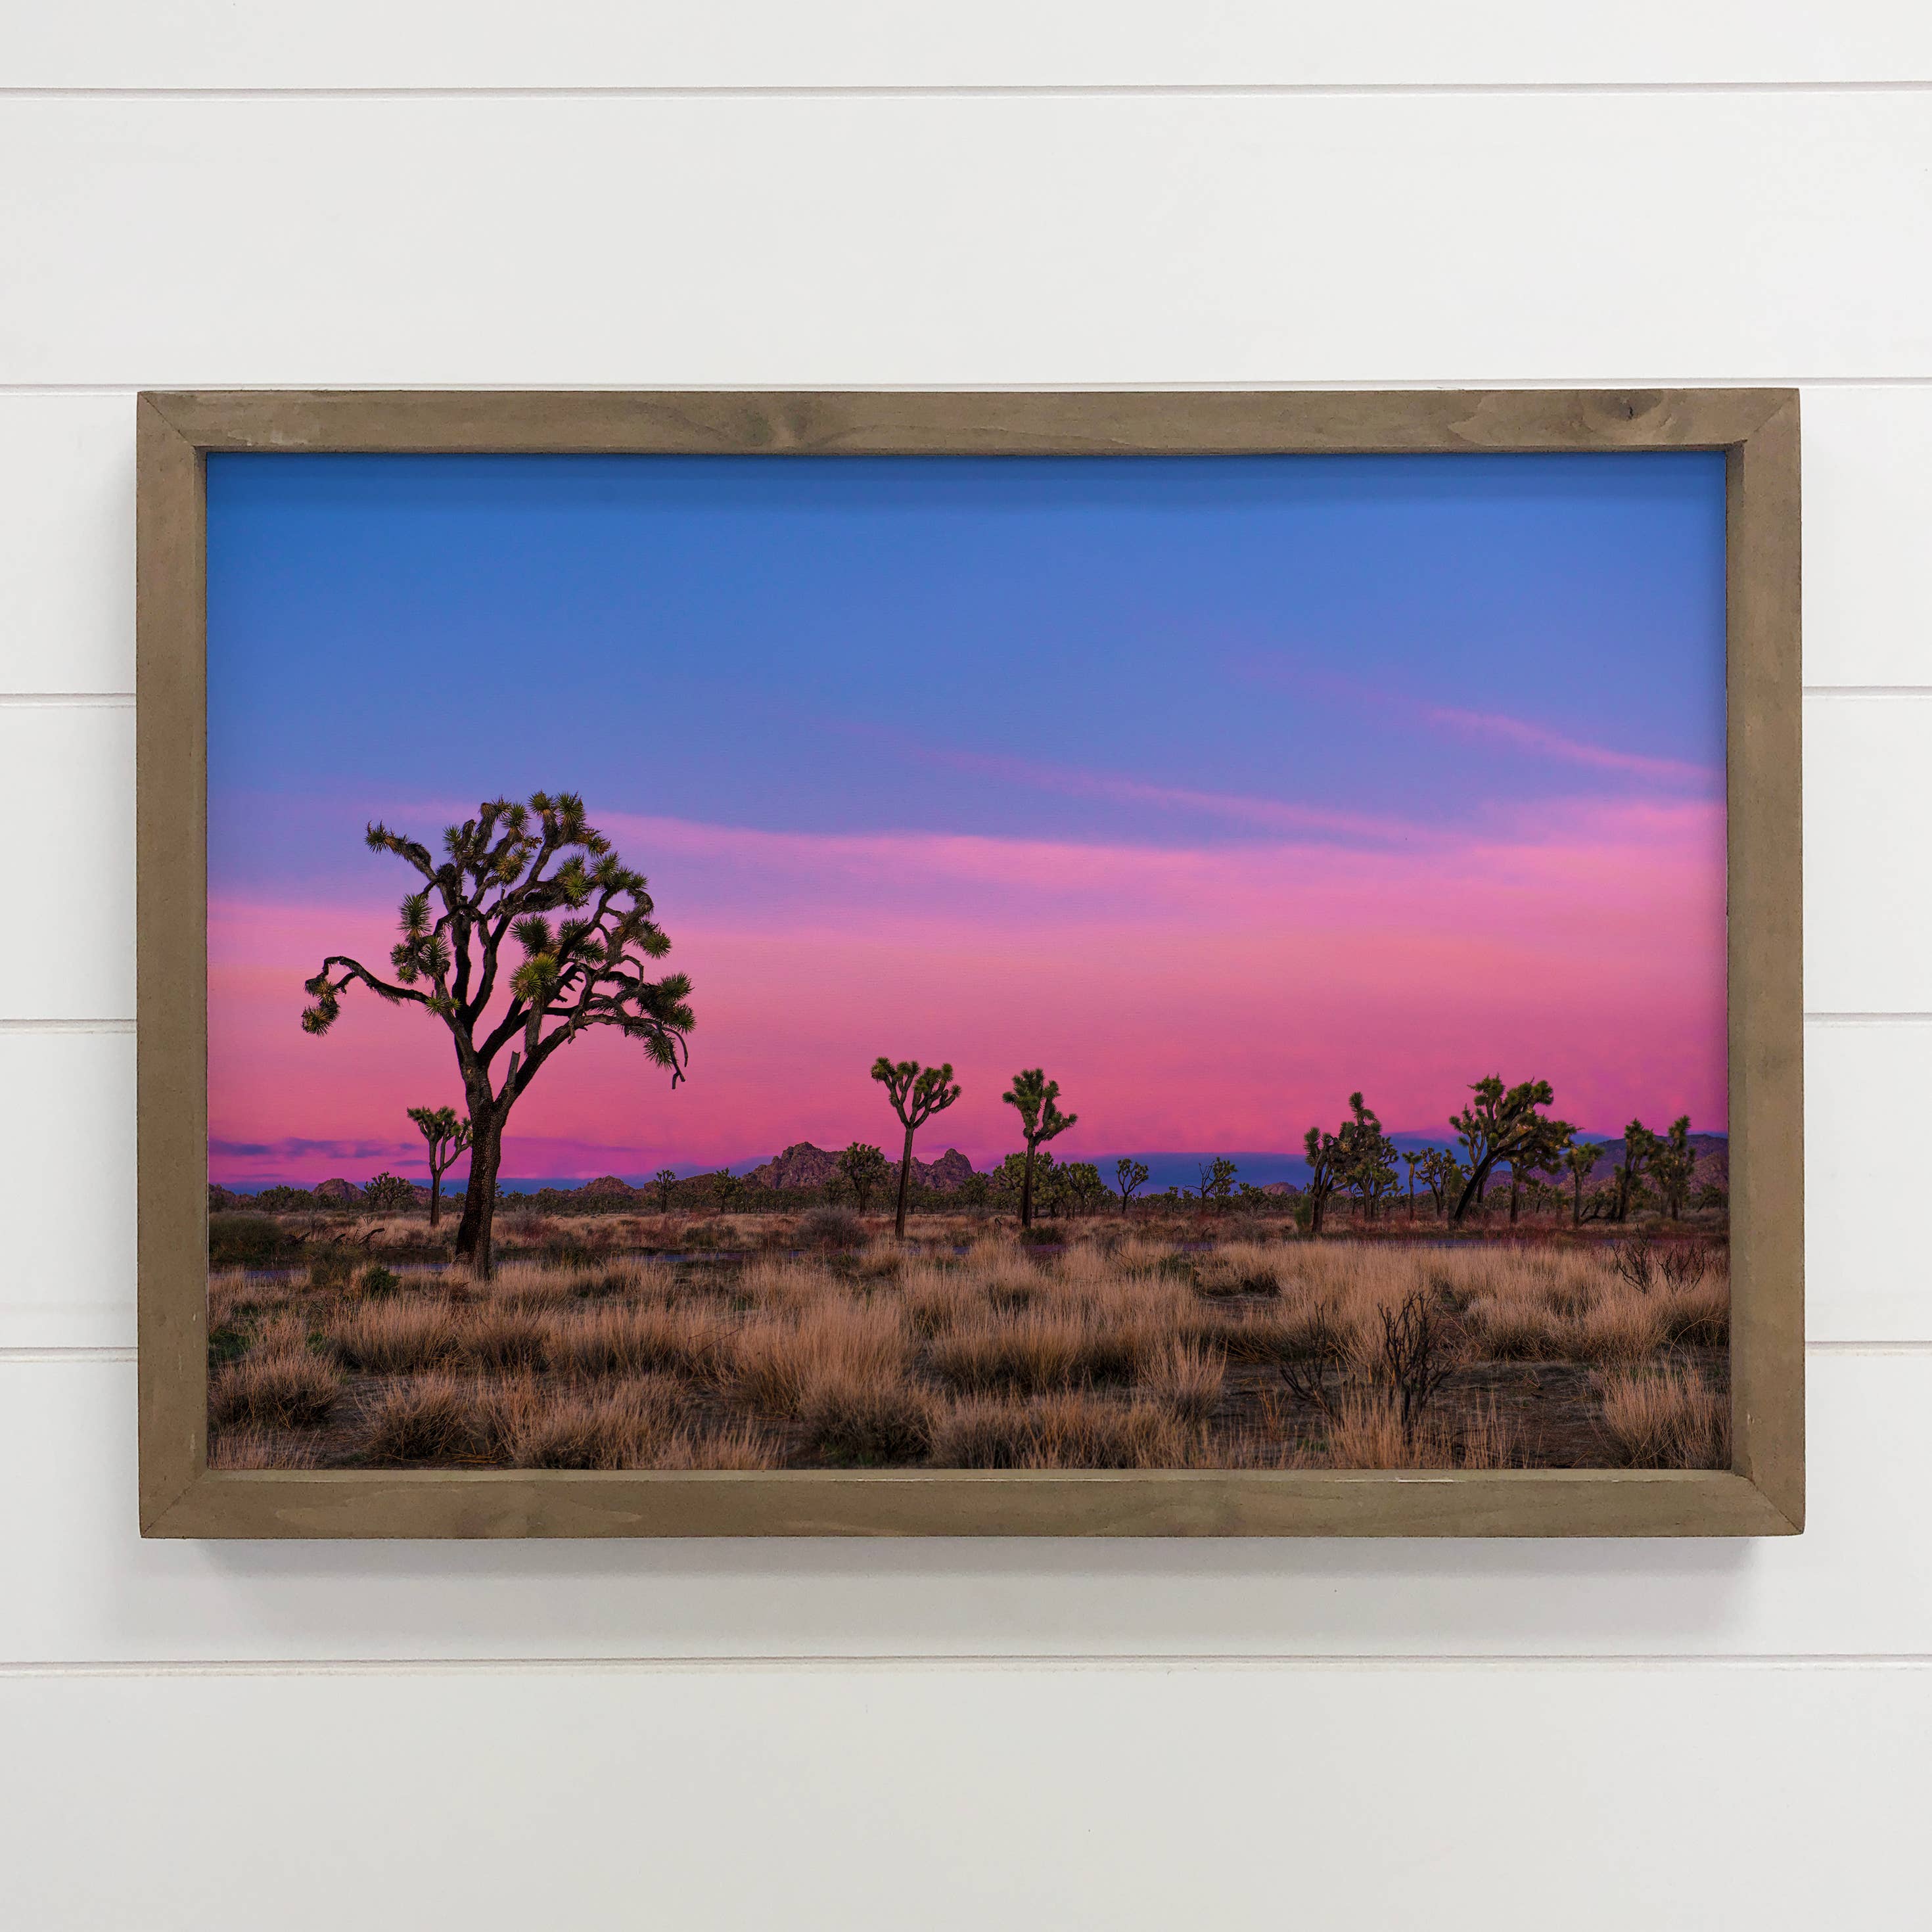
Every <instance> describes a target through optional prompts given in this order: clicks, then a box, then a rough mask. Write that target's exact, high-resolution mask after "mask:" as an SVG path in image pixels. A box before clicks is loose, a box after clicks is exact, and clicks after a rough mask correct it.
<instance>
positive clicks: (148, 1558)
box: [0, 1352, 1932, 1664]
mask: <svg viewBox="0 0 1932 1932" xmlns="http://www.w3.org/2000/svg"><path fill="white" fill-rule="evenodd" d="M1810 1384H1811V1416H1810V1441H1811V1470H1810V1482H1809V1490H1810V1508H1809V1511H1808V1526H1807V1529H1806V1531H1805V1535H1803V1536H1802V1537H1792V1538H1779V1539H1775V1540H1773V1541H1758V1542H1747V1543H1698V1542H1694V1541H1686V1542H1670V1541H1621V1542H1619V1541H1609V1542H1597V1543H1581V1542H1568V1543H1565V1542H1560V1541H1558V1542H1549V1543H1534V1542H1532V1543H1511V1542H1507V1541H1492V1542H1480V1541H1478V1542H1467V1543H1461V1544H1446V1543H1442V1542H1430V1541H1389V1542H1386V1543H1373V1544H1371V1543H1340V1542H1332V1541H1329V1542H1324V1541H1307V1542H1298V1543H1297V1542H1289V1543H1281V1542H1277V1543H1268V1542H1265V1541H1255V1542H1247V1543H1238V1542H1226V1541H1223V1542H1212V1541H1202V1542H1193V1541H1184V1542H1166V1543H1163V1542H1137V1541H1121V1542H1106V1543H1099V1542H1091V1541H1090V1542H1070V1541H1045V1542H1040V1543H1031V1544H1025V1545H1021V1544H1001V1543H999V1542H997V1541H993V1542H974V1541H906V1542H898V1543H892V1542H878V1541H803V1542H801V1541H784V1542H780V1541H763V1542H760V1541H719V1542H708V1543H707V1542H702V1541H684V1542H679V1541H667V1542H661V1543H652V1544H624V1543H621V1542H609V1543H578V1544H543V1543H529V1542H525V1543H515V1542H508V1543H481V1544H455V1543H450V1544H431V1543H395V1544H329V1543H318V1542H310V1543H245V1542H236V1543H199V1544H198V1543H191V1542H146V1543H143V1542H142V1541H141V1540H140V1539H139V1537H138V1536H137V1535H136V1512H135V1495H134V1371H133V1365H132V1364H131V1363H129V1362H126V1361H108V1360H102V1359H100V1358H95V1359H91V1360H89V1359H83V1360H71V1361H45V1360H43V1361H19V1360H16V1361H11V1362H7V1361H0V1472H5V1473H4V1475H0V1485H4V1490H5V1494H4V1498H3V1499H0V1513H4V1516H5V1521H6V1523H7V1526H8V1529H7V1535H8V1545H7V1557H8V1587H7V1589H6V1590H5V1592H0V1657H7V1658H17V1659H21V1660H25V1661H46V1662H50V1663H61V1664H82V1663H90V1662H112V1661H154V1660H165V1659H181V1660H208V1659H224V1658H226V1659H257V1660H263V1661H299V1660H302V1659H315V1660H326V1659H344V1660H352V1661H368V1660H372V1659H410V1658H436V1657H447V1658H591V1657H619V1658H705V1657H709V1658H733V1657H737V1658H750V1657H759V1656H791V1657H796V1656H800V1655H803V1656H815V1655H843V1656H855V1655H856V1656H874V1655H902V1656H903V1655H915V1656H916V1655H993V1656H1007V1657H1013V1656H1029V1655H1055V1654H1058V1655H1087V1656H1103V1657H1104V1656H1122V1655H1185V1656H1199V1655H1227V1656H1242V1655H1249V1656H1253V1655H1264V1656H1265V1655H1311V1656H1321V1655H1329V1656H1334V1655H1381V1656H1388V1655H1442V1654H1448V1655H1478V1654H1479V1655H1492V1656H1508V1655H1538V1654H1542V1655H1591V1656H1610V1655H1624V1654H1629V1655H1638V1656H1645V1655H1648V1656H1654V1657H1655V1656H1676V1655H1701V1656H1713V1657H1724V1656H1731V1657H1739V1656H1754V1655H1755V1656H1787V1655H1798V1654H1805V1655H1817V1656H1831V1657H1841V1656H1858V1655H1865V1656H1882V1655H1900V1654H1903V1653H1906V1652H1911V1653H1919V1652H1926V1651H1927V1650H1928V1649H1932V1646H1928V1645H1927V1631H1929V1630H1932V1522H1928V1520H1927V1516H1926V1513H1925V1511H1924V1508H1922V1507H1921V1492H1922V1489H1923V1472H1924V1469H1926V1467H1927V1465H1928V1463H1932V1354H1927V1353H1921V1352H1902V1353H1895V1354H1883V1355H1879V1354H1839V1353H1833V1352H1825V1353H1820V1354H1814V1356H1813V1358H1812V1360H1811V1368H1810Z"/></svg>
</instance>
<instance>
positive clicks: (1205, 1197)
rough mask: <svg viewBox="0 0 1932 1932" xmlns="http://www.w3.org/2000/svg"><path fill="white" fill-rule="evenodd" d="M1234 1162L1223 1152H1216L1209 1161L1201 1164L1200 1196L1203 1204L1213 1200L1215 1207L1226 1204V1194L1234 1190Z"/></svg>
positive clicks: (1223, 1206) (1221, 1206)
mask: <svg viewBox="0 0 1932 1932" xmlns="http://www.w3.org/2000/svg"><path fill="white" fill-rule="evenodd" d="M1234 1191H1235V1163H1233V1162H1232V1160H1229V1159H1228V1158H1227V1157H1226V1155H1225V1154H1217V1155H1216V1156H1215V1157H1214V1159H1213V1160H1211V1161H1204V1162H1203V1163H1202V1164H1201V1199H1202V1202H1203V1203H1204V1204H1205V1203H1206V1202H1210V1201H1211V1202H1214V1205H1215V1206H1216V1207H1217V1208H1225V1207H1226V1206H1227V1205H1228V1196H1229V1195H1230V1194H1232V1193H1233V1192H1234Z"/></svg>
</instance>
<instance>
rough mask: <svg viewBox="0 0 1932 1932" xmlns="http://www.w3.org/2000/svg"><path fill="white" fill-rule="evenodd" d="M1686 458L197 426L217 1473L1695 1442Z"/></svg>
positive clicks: (972, 1465) (1706, 561) (1695, 634)
mask: <svg viewBox="0 0 1932 1932" xmlns="http://www.w3.org/2000/svg"><path fill="white" fill-rule="evenodd" d="M1724 561H1725V560H1724V460H1723V458H1722V456H1721V455H1719V454H1715V453H1712V454H1706V453H1701V452H1669V453H1641V454H1638V453H1630V454H1590V455H1583V454H1576V455H1474V454H1472V455H1426V456H1423V455H1418V456H1362V457H1342V456H1315V455H1278V456H1255V457H1239V458H1230V457H1211V458H1178V457H1166V456H1133V457H1122V458H1097V457H1085V456H1080V457H1073V456H1057V457H1041V458H1013V457H1001V458H940V457H918V458H884V457H817V456H814V457H787V458H761V457H706V458H687V457H669V456H651V455H634V456H613V457H577V456H500V457H498V456H460V457H428V456H353V455H273V454H260V455H255V454H250V455H228V454H217V455H212V456H211V457H210V458H208V823H209V832H208V890H209V911H208V1118H209V1139H208V1177H209V1184H208V1268H209V1274H208V1426H209V1442H210V1460H211V1463H212V1465H213V1466H215V1467H217V1468H223V1469H456V1468H490V1467H502V1468H517V1469H676V1470H718V1471H739V1470H754V1469H755V1470H778V1471H782V1470H795V1469H828V1468H834V1469H907V1468H932V1469H989V1468H997V1469H1044V1470H1052V1469H1177V1470H1212V1469H1262V1470H1268V1469H1318V1470H1319V1469H1390V1468H1415V1469H1445V1468H1456V1469H1518V1468H1520V1469H1562V1468H1615V1467H1631V1466H1637V1467H1664V1468H1721V1467H1725V1466H1728V1463H1729V1457H1730V1451H1729V1432H1730V1397H1729V1388H1728V1376H1727V1343H1728V1335H1729V1310H1730V1289H1729V1277H1728V1270H1727V1229H1728V1170H1727V1141H1726V1127H1727V1113H1726V1106H1727V1065H1726V1046H1725V1022H1726V989H1725V916H1726V915H1725V793H1724V761H1725V743H1724V619H1725V610H1724Z"/></svg>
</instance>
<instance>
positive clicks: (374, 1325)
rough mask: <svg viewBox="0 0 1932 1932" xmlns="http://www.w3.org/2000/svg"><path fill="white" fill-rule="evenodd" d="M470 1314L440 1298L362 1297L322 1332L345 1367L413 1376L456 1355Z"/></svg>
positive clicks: (455, 1358)
mask: <svg viewBox="0 0 1932 1932" xmlns="http://www.w3.org/2000/svg"><path fill="white" fill-rule="evenodd" d="M469 1319H472V1318H471V1317H470V1316H469V1314H468V1313H466V1311H463V1310H459V1309H458V1308H457V1307H455V1306H454V1305H453V1304H452V1303H450V1302H449V1301H447V1300H446V1299H444V1298H441V1297H439V1298H437V1299H436V1300H434V1301H404V1300H395V1301H389V1300H385V1301H371V1302H364V1303H362V1304H359V1306H357V1307H353V1308H349V1309H345V1310H343V1311H342V1312H341V1313H338V1314H337V1315H336V1316H334V1317H333V1318H332V1319H331V1320H330V1322H329V1328H328V1337H329V1341H330V1342H331V1343H332V1344H333V1345H334V1346H335V1352H336V1353H337V1354H338V1355H340V1356H341V1358H342V1360H343V1361H344V1363H345V1364H347V1366H348V1367H350V1368H352V1369H355V1370H359V1371H361V1372H362V1373H364V1374H365V1375H377V1376H399V1375H403V1376H406V1375H416V1374H420V1373H424V1372H425V1371H427V1370H431V1369H438V1368H444V1367H449V1366H451V1365H452V1364H455V1362H456V1361H458V1359H459V1358H460V1356H461V1355H462V1354H463V1335H464V1330H465V1325H466V1322H467V1321H468V1320H469Z"/></svg>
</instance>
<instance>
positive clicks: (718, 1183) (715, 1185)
mask: <svg viewBox="0 0 1932 1932" xmlns="http://www.w3.org/2000/svg"><path fill="white" fill-rule="evenodd" d="M740 1185H741V1184H740V1182H739V1179H738V1177H737V1176H736V1175H735V1174H733V1172H731V1170H730V1169H729V1168H728V1167H721V1168H720V1169H718V1172H716V1173H715V1174H714V1175H712V1177H711V1191H712V1193H714V1194H715V1195H716V1196H717V1197H718V1213H719V1214H723V1213H724V1211H725V1209H726V1208H728V1207H730V1205H731V1200H732V1197H733V1196H734V1195H735V1194H736V1193H737V1192H738V1190H739V1186H740Z"/></svg>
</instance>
